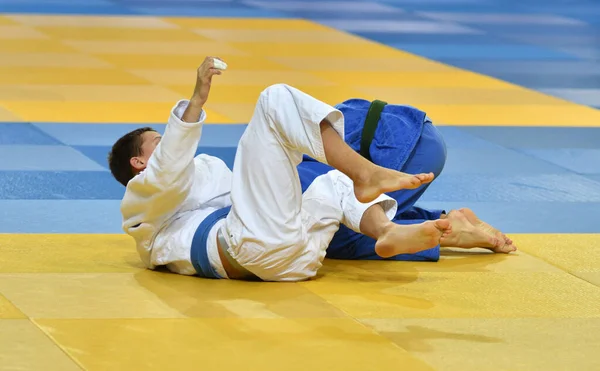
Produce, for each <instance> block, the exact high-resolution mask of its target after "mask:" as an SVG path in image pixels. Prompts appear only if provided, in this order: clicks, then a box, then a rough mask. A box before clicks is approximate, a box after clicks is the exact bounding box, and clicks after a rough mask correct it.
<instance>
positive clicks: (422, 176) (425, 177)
mask: <svg viewBox="0 0 600 371" xmlns="http://www.w3.org/2000/svg"><path fill="white" fill-rule="evenodd" d="M415 177H417V179H419V181H420V182H422V183H429V182H431V181H432V180H433V177H434V175H433V173H428V174H417V175H415Z"/></svg>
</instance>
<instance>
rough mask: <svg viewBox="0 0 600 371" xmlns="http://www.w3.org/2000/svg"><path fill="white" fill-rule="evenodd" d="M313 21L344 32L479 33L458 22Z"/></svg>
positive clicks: (328, 19) (329, 19)
mask: <svg viewBox="0 0 600 371" xmlns="http://www.w3.org/2000/svg"><path fill="white" fill-rule="evenodd" d="M313 21H315V22H319V23H322V24H324V25H326V26H329V27H333V28H337V29H339V30H342V31H346V32H390V33H402V32H403V33H408V34H439V35H454V34H456V35H469V34H481V33H482V32H481V31H478V30H477V29H474V28H471V27H467V26H462V25H459V24H450V23H448V24H443V23H440V22H433V21H396V20H392V21H390V20H384V21H380V20H346V19H342V20H338V19H331V18H327V19H313Z"/></svg>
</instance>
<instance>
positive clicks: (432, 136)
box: [423, 122, 447, 178]
mask: <svg viewBox="0 0 600 371" xmlns="http://www.w3.org/2000/svg"><path fill="white" fill-rule="evenodd" d="M423 131H424V132H427V134H428V135H427V145H426V147H427V151H428V152H429V153H428V157H429V158H430V168H431V170H430V171H431V172H433V173H434V174H435V177H436V178H437V177H438V176H439V175H440V174H441V173H442V170H444V166H445V165H446V157H447V150H446V142H445V141H444V137H443V136H442V133H440V131H439V130H438V129H437V128H436V127H435V126H434V125H433V123H431V122H427V123H425V127H424V128H423Z"/></svg>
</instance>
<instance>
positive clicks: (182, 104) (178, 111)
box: [171, 99, 206, 126]
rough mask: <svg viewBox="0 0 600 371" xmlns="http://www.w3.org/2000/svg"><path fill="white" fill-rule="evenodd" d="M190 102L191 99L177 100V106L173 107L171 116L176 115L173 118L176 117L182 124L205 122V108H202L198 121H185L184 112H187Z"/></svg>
mask: <svg viewBox="0 0 600 371" xmlns="http://www.w3.org/2000/svg"><path fill="white" fill-rule="evenodd" d="M189 104H190V101H189V100H188V99H182V100H180V101H179V102H177V104H176V105H175V107H173V110H172V112H171V116H174V117H173V118H175V119H176V121H178V123H179V124H182V125H184V126H186V125H198V124H201V123H203V122H204V121H206V111H204V109H202V113H201V114H200V117H199V118H198V121H196V122H185V121H183V120H182V119H181V118H182V117H183V113H184V112H185V110H186V109H187V107H188V105H189Z"/></svg>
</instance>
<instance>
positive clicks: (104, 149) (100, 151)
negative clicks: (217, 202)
mask: <svg viewBox="0 0 600 371" xmlns="http://www.w3.org/2000/svg"><path fill="white" fill-rule="evenodd" d="M74 148H76V149H77V150H78V151H80V152H81V153H83V154H85V155H86V156H87V157H88V158H90V159H92V160H94V161H95V162H96V163H98V164H99V165H100V166H102V167H103V168H105V169H107V170H108V163H107V157H108V152H109V151H110V148H111V147H109V146H75V147H74ZM235 151H236V147H205V146H200V147H198V149H197V150H196V155H199V154H201V153H204V154H207V155H210V156H215V157H218V158H220V159H221V160H223V162H225V163H226V164H227V166H228V167H229V168H230V169H233V162H234V160H235Z"/></svg>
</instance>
